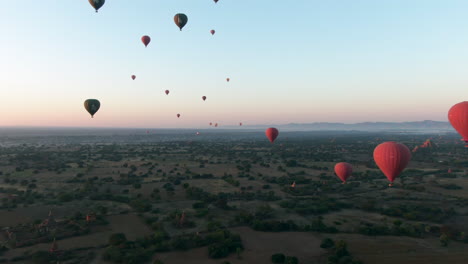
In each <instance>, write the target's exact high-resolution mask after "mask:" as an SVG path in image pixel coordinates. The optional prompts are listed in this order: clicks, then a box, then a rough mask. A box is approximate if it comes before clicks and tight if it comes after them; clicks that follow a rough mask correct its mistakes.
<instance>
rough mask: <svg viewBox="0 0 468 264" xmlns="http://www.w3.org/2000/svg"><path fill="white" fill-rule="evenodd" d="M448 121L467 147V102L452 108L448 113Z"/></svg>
mask: <svg viewBox="0 0 468 264" xmlns="http://www.w3.org/2000/svg"><path fill="white" fill-rule="evenodd" d="M448 119H449V121H450V124H452V126H453V128H454V129H455V130H456V131H457V132H458V133H459V134H460V135H461V136H462V137H463V141H465V142H466V144H467V145H466V146H467V147H468V101H464V102H461V103H458V104H456V105H454V106H452V107H451V108H450V110H449V112H448Z"/></svg>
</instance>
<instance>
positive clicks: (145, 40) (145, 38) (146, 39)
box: [141, 35, 151, 47]
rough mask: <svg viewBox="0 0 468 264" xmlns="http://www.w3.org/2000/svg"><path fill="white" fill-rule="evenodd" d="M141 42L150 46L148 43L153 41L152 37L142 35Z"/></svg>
mask: <svg viewBox="0 0 468 264" xmlns="http://www.w3.org/2000/svg"><path fill="white" fill-rule="evenodd" d="M141 42H143V44H145V47H148V44H149V43H150V42H151V38H150V37H149V36H146V35H145V36H143V37H141Z"/></svg>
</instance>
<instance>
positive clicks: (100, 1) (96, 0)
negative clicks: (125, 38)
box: [88, 0, 106, 13]
mask: <svg viewBox="0 0 468 264" xmlns="http://www.w3.org/2000/svg"><path fill="white" fill-rule="evenodd" d="M88 1H89V3H90V4H91V6H92V7H94V9H95V10H96V13H97V12H98V10H99V8H101V7H102V6H103V5H104V3H105V2H106V0H88Z"/></svg>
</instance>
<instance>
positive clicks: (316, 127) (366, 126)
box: [0, 120, 455, 136]
mask: <svg viewBox="0 0 468 264" xmlns="http://www.w3.org/2000/svg"><path fill="white" fill-rule="evenodd" d="M268 127H276V128H278V129H279V130H280V131H300V132H304V131H367V132H375V131H387V132H409V133H412V132H415V133H434V132H435V133H438V132H455V130H454V129H453V128H452V126H451V125H450V123H449V122H442V121H431V120H424V121H413V122H364V123H355V124H345V123H327V122H317V123H289V124H256V125H249V124H244V125H243V126H231V125H223V124H221V125H220V126H219V127H217V128H214V127H210V126H200V127H198V128H180V129H177V128H111V127H108V128H91V127H21V126H17V127H0V136H1V135H2V134H3V135H5V134H4V132H9V133H8V134H11V133H13V134H16V135H26V134H28V135H31V134H35V135H37V134H41V135H47V134H49V135H70V134H77V132H78V134H82V133H84V134H87V133H90V134H93V135H98V134H129V133H132V134H133V133H137V134H139V133H142V134H143V133H146V132H147V130H152V131H156V130H158V131H160V132H164V131H165V132H170V133H176V134H180V133H182V134H184V133H187V132H189V133H192V132H193V131H212V132H223V131H244V132H249V131H257V130H261V131H264V130H265V129H266V128H268ZM192 130H193V131H192ZM2 132H3V133H2Z"/></svg>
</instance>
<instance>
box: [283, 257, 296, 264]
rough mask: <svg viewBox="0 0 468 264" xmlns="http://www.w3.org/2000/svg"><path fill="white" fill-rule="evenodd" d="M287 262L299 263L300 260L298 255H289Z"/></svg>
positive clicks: (290, 263) (287, 263) (291, 263)
mask: <svg viewBox="0 0 468 264" xmlns="http://www.w3.org/2000/svg"><path fill="white" fill-rule="evenodd" d="M285 263H286V264H299V260H298V259H297V258H296V257H291V256H287V257H286V261H285Z"/></svg>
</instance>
